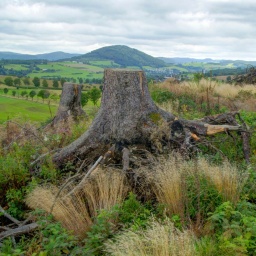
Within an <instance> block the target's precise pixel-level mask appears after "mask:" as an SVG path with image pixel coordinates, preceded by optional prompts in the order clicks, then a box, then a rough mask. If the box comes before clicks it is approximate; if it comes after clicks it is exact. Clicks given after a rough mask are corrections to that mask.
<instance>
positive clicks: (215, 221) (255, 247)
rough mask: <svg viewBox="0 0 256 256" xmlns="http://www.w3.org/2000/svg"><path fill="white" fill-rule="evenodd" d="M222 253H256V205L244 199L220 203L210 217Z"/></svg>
mask: <svg viewBox="0 0 256 256" xmlns="http://www.w3.org/2000/svg"><path fill="white" fill-rule="evenodd" d="M209 222H210V224H211V227H212V229H213V230H214V231H215V233H216V236H217V239H218V243H219V250H220V252H221V253H222V255H252V256H253V255H255V252H256V206H255V205H252V204H250V203H248V202H245V201H242V202H240V203H238V204H237V206H234V205H233V204H232V203H230V202H225V203H223V204H222V205H220V206H219V207H218V208H217V209H216V210H215V212H214V213H212V214H211V216H210V217H209Z"/></svg>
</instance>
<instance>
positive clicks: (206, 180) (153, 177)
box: [145, 155, 247, 219]
mask: <svg viewBox="0 0 256 256" xmlns="http://www.w3.org/2000/svg"><path fill="white" fill-rule="evenodd" d="M145 174H146V176H147V179H148V181H147V182H149V181H150V183H151V184H152V188H153V190H154V192H155V195H156V197H157V200H158V202H159V203H160V204H162V205H164V206H165V207H166V211H167V214H168V215H173V214H177V215H179V216H180V217H181V219H183V217H184V216H185V211H186V208H187V207H188V206H189V205H190V203H191V202H190V201H191V200H192V201H193V202H192V203H193V204H195V205H196V207H197V208H198V209H197V210H198V211H200V209H199V208H200V207H201V206H202V204H205V203H207V201H205V200H206V198H208V199H207V200H209V201H210V200H212V198H213V197H214V195H218V194H219V196H220V197H221V198H222V200H223V201H231V202H233V203H236V202H237V201H238V200H239V198H240V195H241V192H242V188H243V186H244V184H245V182H246V179H247V174H246V173H241V172H239V171H238V169H237V168H236V167H234V166H232V165H231V164H230V163H228V162H224V163H223V164H222V165H218V166H217V165H212V164H210V163H209V162H208V161H207V160H206V159H205V158H198V159H197V160H196V161H185V160H184V159H182V158H181V157H179V156H172V155H171V156H169V158H168V159H166V160H162V161H159V163H158V164H157V165H156V166H155V168H154V171H152V172H149V171H147V170H145ZM213 189H214V190H215V191H216V192H214V191H213ZM207 193H209V195H207ZM203 194H204V195H203ZM193 197H196V198H197V200H198V201H197V203H195V198H193ZM200 200H201V202H200ZM209 203H211V202H209ZM206 208H207V206H206ZM208 210H209V209H208Z"/></svg>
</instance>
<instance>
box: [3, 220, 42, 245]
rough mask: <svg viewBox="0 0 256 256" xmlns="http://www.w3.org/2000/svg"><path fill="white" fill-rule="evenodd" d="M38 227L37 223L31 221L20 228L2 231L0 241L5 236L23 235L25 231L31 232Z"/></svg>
mask: <svg viewBox="0 0 256 256" xmlns="http://www.w3.org/2000/svg"><path fill="white" fill-rule="evenodd" d="M37 227H38V224H37V223H30V224H27V225H25V226H21V227H18V228H14V229H10V230H7V231H4V232H1V233H0V241H2V240H3V239H4V238H6V237H9V236H18V235H22V234H25V233H29V232H31V231H33V230H35V229H36V228H37Z"/></svg>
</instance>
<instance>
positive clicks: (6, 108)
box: [0, 95, 57, 124]
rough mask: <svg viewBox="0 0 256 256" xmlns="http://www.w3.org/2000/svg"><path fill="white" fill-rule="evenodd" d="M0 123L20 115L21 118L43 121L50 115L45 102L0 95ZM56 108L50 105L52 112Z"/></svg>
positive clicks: (53, 112)
mask: <svg viewBox="0 0 256 256" xmlns="http://www.w3.org/2000/svg"><path fill="white" fill-rule="evenodd" d="M0 109H1V111H0V124H2V123H4V122H5V121H6V120H7V119H8V118H15V117H21V118H23V119H27V120H31V121H37V122H43V121H45V120H47V119H48V118H50V117H51V114H50V111H49V107H48V105H46V104H41V103H38V102H37V103H36V102H33V101H28V100H24V99H17V98H7V97H4V96H1V95H0ZM56 110H57V107H56V106H51V111H52V114H53V115H54V114H55V112H56Z"/></svg>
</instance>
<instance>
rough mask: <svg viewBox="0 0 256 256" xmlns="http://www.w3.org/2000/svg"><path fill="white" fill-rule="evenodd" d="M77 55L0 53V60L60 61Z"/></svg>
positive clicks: (61, 53) (60, 53)
mask: <svg viewBox="0 0 256 256" xmlns="http://www.w3.org/2000/svg"><path fill="white" fill-rule="evenodd" d="M78 55H79V54H73V53H66V52H61V51H58V52H51V53H43V54H35V55H32V54H21V53H16V52H0V60H1V59H4V60H39V59H41V60H48V61H55V60H62V59H67V58H72V57H75V56H78Z"/></svg>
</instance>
